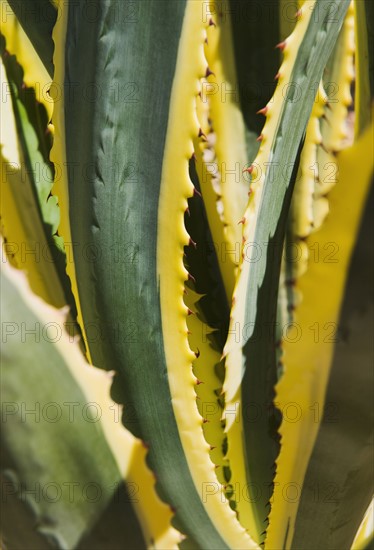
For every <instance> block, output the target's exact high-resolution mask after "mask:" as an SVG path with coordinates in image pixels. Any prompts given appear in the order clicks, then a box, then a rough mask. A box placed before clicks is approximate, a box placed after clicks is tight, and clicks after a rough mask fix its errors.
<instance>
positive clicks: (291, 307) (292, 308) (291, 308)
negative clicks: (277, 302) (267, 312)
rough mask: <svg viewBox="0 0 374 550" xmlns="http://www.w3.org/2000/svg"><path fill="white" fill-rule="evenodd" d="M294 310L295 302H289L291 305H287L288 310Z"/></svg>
mask: <svg viewBox="0 0 374 550" xmlns="http://www.w3.org/2000/svg"><path fill="white" fill-rule="evenodd" d="M294 310H295V306H294V304H289V305H288V306H287V311H294Z"/></svg>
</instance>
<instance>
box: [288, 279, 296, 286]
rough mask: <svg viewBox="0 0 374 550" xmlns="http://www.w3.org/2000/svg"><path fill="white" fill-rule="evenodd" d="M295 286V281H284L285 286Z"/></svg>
mask: <svg viewBox="0 0 374 550" xmlns="http://www.w3.org/2000/svg"><path fill="white" fill-rule="evenodd" d="M295 285H296V279H287V280H286V286H295Z"/></svg>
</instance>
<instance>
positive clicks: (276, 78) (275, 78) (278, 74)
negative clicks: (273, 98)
mask: <svg viewBox="0 0 374 550" xmlns="http://www.w3.org/2000/svg"><path fill="white" fill-rule="evenodd" d="M279 77H280V72H279V71H278V72H277V74H276V75H275V77H274V80H278V79H279Z"/></svg>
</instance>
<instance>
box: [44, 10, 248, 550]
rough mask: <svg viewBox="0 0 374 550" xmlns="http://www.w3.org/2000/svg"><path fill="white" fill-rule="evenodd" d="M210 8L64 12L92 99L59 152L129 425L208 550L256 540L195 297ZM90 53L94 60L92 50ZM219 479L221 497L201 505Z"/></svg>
mask: <svg viewBox="0 0 374 550" xmlns="http://www.w3.org/2000/svg"><path fill="white" fill-rule="evenodd" d="M202 7H203V6H202V2H188V3H187V7H186V5H185V3H184V2H178V3H176V4H173V5H172V6H171V5H170V4H169V3H167V2H159V1H157V2H153V1H149V2H141V3H138V4H136V13H135V15H134V13H129V11H128V9H127V8H128V7H127V5H126V4H125V3H121V2H120V3H118V2H114V1H113V2H105V3H100V4H99V3H97V8H98V14H99V16H98V17H97V19H96V20H95V22H92V21H91V22H90V21H88V19H87V17H85V13H84V9H83V6H78V7H77V8H75V9H74V10H71V9H70V8H69V9H68V10H66V6H64V8H65V9H64V11H63V17H62V18H61V19H59V21H58V23H57V26H56V34H55V45H56V54H55V58H54V63H55V67H56V79H57V83H58V84H59V88H60V89H66V85H68V84H69V83H71V82H76V83H78V85H79V86H80V90H81V91H82V93H77V94H76V95H75V96H74V99H73V98H72V96H71V95H70V96H69V95H67V94H66V95H65V97H64V98H63V101H62V102H61V101H60V102H56V107H55V109H56V110H55V112H54V120H55V125H56V140H55V147H54V150H53V155H54V157H53V158H54V161H55V162H58V163H60V165H61V166H62V165H63V163H64V162H68V163H75V164H70V166H76V167H77V168H78V169H77V170H76V171H72V170H70V171H69V173H68V174H67V173H65V180H64V181H65V183H66V184H68V187H67V186H66V187H65V188H64V187H63V185H60V186H59V187H58V189H59V190H58V191H57V195H58V196H59V202H60V205H61V207H62V206H63V205H64V208H65V216H64V217H63V219H62V224H61V226H60V227H61V233H62V235H63V236H64V237H65V239H66V240H67V241H69V240H70V237H69V235H70V233H69V232H70V230H71V237H72V239H73V241H75V242H77V243H78V246H77V247H76V248H75V251H74V271H75V272H76V274H77V281H78V284H77V285H76V283H75V282H73V289H74V292H75V295H76V297H77V296H78V295H79V302H80V309H81V313H80V322H81V323H82V326H84V327H85V329H86V343H87V344H88V348H89V353H90V355H91V357H92V359H93V361H94V363H95V364H97V365H98V366H100V367H104V368H107V369H113V368H115V369H116V370H117V371H118V376H117V377H116V379H115V382H114V387H113V392H115V393H116V398H118V399H120V400H123V401H124V402H125V405H126V404H127V407H126V406H125V409H124V416H125V421H126V418H127V421H128V411H129V410H131V409H130V407H133V408H134V411H135V414H136V421H135V422H134V423H132V424H131V429H132V430H133V432H134V433H135V434H136V435H138V436H140V437H141V438H142V439H144V441H145V442H146V444H147V445H149V463H150V465H151V467H152V468H153V469H154V471H156V472H157V476H158V484H159V490H160V491H162V495H163V498H164V499H165V500H166V501H167V502H168V503H169V504H171V505H172V506H173V508H174V509H175V510H176V518H177V520H178V522H179V524H180V525H181V528H182V530H183V532H185V533H186V534H187V535H189V536H190V537H191V538H192V539H195V540H196V541H197V543H198V544H199V545H200V546H201V547H204V548H226V547H228V546H233V547H235V546H237V547H242V548H251V547H254V546H255V545H254V544H253V543H252V541H251V539H250V538H249V537H248V536H247V535H246V534H245V531H244V529H243V528H241V527H240V525H239V523H238V522H236V519H235V514H234V512H232V510H230V507H229V504H228V502H222V501H221V496H222V495H221V490H220V484H219V483H218V482H217V478H216V476H215V473H214V470H215V468H214V464H213V463H212V462H211V460H210V458H209V449H210V447H209V445H208V443H207V442H206V441H205V439H204V435H203V430H202V423H203V420H202V418H201V416H200V415H199V413H198V410H197V406H196V393H195V385H196V378H195V377H194V376H193V373H192V361H193V360H194V359H195V354H194V353H193V352H192V351H191V350H190V348H189V345H188V335H187V325H186V319H187V314H188V311H187V307H186V306H185V304H184V303H183V295H184V281H185V279H187V271H186V269H185V268H184V266H183V248H184V246H187V245H188V242H189V237H188V234H187V232H186V229H185V227H184V213H185V210H186V207H187V200H188V198H190V197H191V196H192V195H193V193H194V187H193V185H192V182H191V180H190V178H189V160H190V157H191V155H192V153H193V141H192V140H193V137H194V136H195V135H197V134H198V130H199V126H198V123H197V116H196V98H197V97H198V93H199V90H200V86H201V84H200V79H201V78H202V77H203V76H204V75H205V73H206V61H205V58H204V38H205V36H206V30H205V27H206V26H207V24H204V23H203V22H202V18H201V13H202ZM124 28H125V29H126V32H124V30H123V29H124ZM139 36H142V37H143V38H142V40H139ZM82 48H84V49H85V51H89V52H92V54H91V55H90V56H89V57H88V58H83V57H82V56H80V55H79V52H81V50H82ZM119 51H120V52H123V55H122V56H121V59H119V58H118V56H117V53H118V52H119ZM150 82H151V85H150ZM92 83H95V84H96V86H97V87H96V88H95V96H94V101H88V100H87V95H86V94H87V93H88V92H89V90H88V91H87V86H88V87H90V86H92ZM64 85H65V86H64ZM84 92H86V94H85V93H84ZM91 93H92V87H91ZM91 97H92V96H91ZM64 116H66V118H65V119H64ZM82 169H84V170H85V172H84V174H82ZM196 200H197V199H196ZM67 213H68V215H69V218H70V220H71V229H70V228H69V223H68V220H67ZM87 246H89V247H90V246H91V247H92V248H91V250H94V251H96V252H97V254H99V258H100V259H98V258H96V259H95V258H92V259H93V261H92V262H89V261H87V258H84V257H83V255H82V253H81V252H82V248H80V249H79V247H87ZM116 258H117V259H116ZM69 269H70V274H71V277H72V280H73V279H74V274H73V270H72V267H70V268H69ZM160 327H162V328H161V329H160ZM95 330H98V331H99V334H100V336H99V337H97V334H98V333H97V332H95V334H96V337H94V336H93V331H95ZM89 331H90V332H89ZM207 484H210V485H209V488H210V489H213V491H214V494H210V495H209V497H208V499H207V502H203V499H204V498H206V496H207V495H206V492H205V493H204V490H205V489H206V487H207ZM211 492H212V491H211Z"/></svg>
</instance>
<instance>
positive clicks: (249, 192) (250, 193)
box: [248, 189, 253, 197]
mask: <svg viewBox="0 0 374 550" xmlns="http://www.w3.org/2000/svg"><path fill="white" fill-rule="evenodd" d="M252 193H253V191H252V189H250V190H249V191H248V197H250V196H251V195H252Z"/></svg>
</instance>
